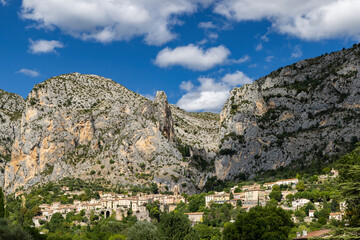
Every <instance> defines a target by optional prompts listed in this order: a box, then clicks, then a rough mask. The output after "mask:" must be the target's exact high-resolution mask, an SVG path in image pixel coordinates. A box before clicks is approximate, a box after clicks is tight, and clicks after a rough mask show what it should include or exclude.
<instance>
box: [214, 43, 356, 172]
mask: <svg viewBox="0 0 360 240" xmlns="http://www.w3.org/2000/svg"><path fill="white" fill-rule="evenodd" d="M359 70H360V47H359V46H358V45H354V47H353V48H351V49H347V50H345V49H344V50H342V51H339V52H334V53H331V54H326V55H324V56H320V57H317V58H313V59H308V60H303V61H300V62H297V63H295V64H293V65H290V66H287V67H284V68H280V69H278V70H277V71H274V72H272V73H271V74H270V75H268V76H266V77H263V78H260V79H258V80H257V81H255V82H254V83H253V84H251V85H245V86H243V87H240V88H234V89H233V90H232V91H231V93H230V97H229V99H228V100H227V101H226V103H225V105H224V107H223V109H222V111H221V114H220V118H221V120H220V133H219V135H220V139H221V140H220V144H221V147H220V150H219V154H218V156H217V157H216V163H215V164H216V176H217V177H218V178H219V179H234V178H236V177H237V176H239V174H243V173H247V174H248V175H251V174H253V173H256V172H258V171H261V170H270V169H277V168H279V167H281V166H288V165H294V164H296V165H298V166H300V167H301V166H303V165H307V164H309V163H310V162H312V161H329V160H330V159H331V157H332V156H334V155H336V154H339V153H341V152H346V151H347V150H348V148H349V146H350V145H352V143H354V142H357V141H358V139H359V136H360V128H359V127H360V121H359V117H360V95H359V94H360V74H359Z"/></svg>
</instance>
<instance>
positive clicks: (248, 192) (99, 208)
mask: <svg viewBox="0 0 360 240" xmlns="http://www.w3.org/2000/svg"><path fill="white" fill-rule="evenodd" d="M337 176H338V171H337V170H334V169H333V170H332V171H331V172H330V174H326V175H320V176H319V182H321V181H326V179H331V178H336V177H337ZM298 183H299V180H298V179H296V178H295V179H284V180H278V181H276V182H270V183H264V184H258V183H254V184H252V185H245V186H242V187H239V186H235V187H232V188H231V189H230V191H229V192H224V191H223V192H213V193H212V194H209V195H207V196H205V207H206V208H210V207H211V204H224V203H228V204H231V205H232V206H233V207H234V208H238V207H239V208H241V209H243V210H245V211H249V209H251V208H252V207H255V206H257V205H261V206H265V205H266V204H267V203H268V202H269V201H270V194H271V192H272V191H273V187H274V186H275V185H277V186H286V190H283V191H281V195H282V198H283V199H286V196H287V195H289V194H292V195H294V194H296V192H297V189H296V186H297V184H298ZM62 190H63V191H64V195H66V196H68V197H69V198H71V197H72V196H73V195H79V194H82V191H69V188H68V187H65V186H63V187H62ZM98 193H99V196H100V198H99V199H91V200H90V201H79V200H74V201H73V203H72V204H61V203H60V202H53V203H51V204H41V205H40V206H39V207H40V209H41V214H40V215H38V216H35V217H34V218H33V223H34V225H35V226H36V227H39V226H41V225H42V224H44V223H46V222H49V221H50V220H51V217H52V215H53V214H55V213H61V214H62V215H63V217H64V218H65V217H66V214H68V213H70V212H73V213H76V214H80V213H81V214H82V215H83V216H85V217H86V218H88V219H89V218H90V216H91V215H97V216H100V217H102V218H109V217H110V216H113V217H115V219H117V220H122V219H123V218H125V217H127V216H128V215H130V214H132V215H134V216H135V217H136V218H137V220H138V221H144V220H147V221H150V220H151V218H150V215H149V211H148V209H147V208H146V205H147V204H149V203H154V202H158V204H159V207H160V210H161V211H162V212H172V211H174V210H175V209H176V207H177V205H178V204H180V203H187V200H186V199H185V197H184V196H182V195H180V192H179V188H178V187H177V186H175V187H174V189H173V194H172V195H163V194H144V193H137V195H136V196H131V195H130V194H116V193H104V192H102V191H99V192H98ZM309 202H310V200H309V199H306V198H300V199H294V200H293V201H291V202H285V201H283V202H282V203H279V206H280V207H281V208H283V209H284V210H292V211H296V210H298V209H299V208H301V207H303V206H305V205H306V204H308V203H309ZM314 206H315V208H316V210H320V209H321V208H322V203H321V202H314ZM344 209H345V204H344V203H340V212H332V213H330V215H329V220H331V219H335V220H338V221H341V220H342V218H343V215H344ZM316 210H310V211H309V213H308V216H305V217H304V219H303V221H304V222H312V221H313V220H314V218H315V216H314V213H315V211H316ZM185 214H186V215H187V216H188V217H189V220H190V221H191V223H192V224H193V225H195V224H196V223H198V222H202V221H203V218H204V212H190V213H185ZM292 216H293V217H292V218H293V221H294V222H295V223H296V222H298V221H299V219H298V218H297V217H296V216H295V215H294V214H293V215H292ZM74 224H78V225H81V226H86V225H87V224H88V223H87V222H86V221H85V222H84V221H82V222H75V223H74Z"/></svg>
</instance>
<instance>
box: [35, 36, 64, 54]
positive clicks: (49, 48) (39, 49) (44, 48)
mask: <svg viewBox="0 0 360 240" xmlns="http://www.w3.org/2000/svg"><path fill="white" fill-rule="evenodd" d="M29 41H30V47H29V52H30V53H33V54H37V53H54V52H55V49H56V48H63V47H64V45H63V44H62V43H61V42H59V41H55V40H51V41H48V40H43V39H40V40H36V41H33V40H31V39H30V40H29Z"/></svg>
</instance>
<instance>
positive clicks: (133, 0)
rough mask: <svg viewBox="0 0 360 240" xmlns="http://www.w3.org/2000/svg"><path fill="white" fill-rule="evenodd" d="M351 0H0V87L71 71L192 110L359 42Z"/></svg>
mask: <svg viewBox="0 0 360 240" xmlns="http://www.w3.org/2000/svg"><path fill="white" fill-rule="evenodd" d="M359 12H360V2H359V1H357V0H328V1H314V0H303V1H298V0H286V1H284V0H273V1H268V0H257V1H253V0H218V1H214V0H172V1H167V0H47V1H38V0H22V1H20V0H0V31H1V35H0V53H1V54H0V71H1V80H0V83H1V84H0V88H1V89H4V90H6V91H10V92H14V93H18V94H20V95H21V96H23V97H24V98H26V96H27V94H28V93H29V92H30V91H31V89H32V88H33V86H34V85H35V84H37V83H40V82H42V81H44V80H46V79H47V78H50V77H53V76H56V75H60V74H64V73H71V72H80V73H84V74H96V75H101V76H104V77H108V78H111V79H113V80H114V81H116V82H118V83H120V84H122V85H124V86H125V87H127V88H129V89H130V90H132V91H135V92H138V93H140V94H143V95H145V96H148V97H150V98H151V97H152V96H154V94H155V93H156V91H157V90H164V91H165V92H166V93H167V95H168V99H169V102H170V103H173V104H177V105H178V106H180V107H182V108H184V109H186V110H188V111H213V112H217V111H220V110H221V107H222V105H223V103H224V101H225V100H226V98H227V97H228V92H229V90H230V89H232V88H233V87H235V86H241V85H242V84H245V83H251V81H253V80H255V79H257V78H259V77H262V76H264V75H266V74H268V73H270V72H271V71H273V70H276V69H277V68H279V67H281V66H285V65H288V64H292V63H294V62H297V61H299V60H301V59H305V58H310V57H316V56H318V55H321V54H324V53H326V52H332V51H337V50H341V49H342V48H343V47H345V48H348V47H351V46H352V45H353V44H354V43H357V42H358V40H359V37H360V14H358V13H359Z"/></svg>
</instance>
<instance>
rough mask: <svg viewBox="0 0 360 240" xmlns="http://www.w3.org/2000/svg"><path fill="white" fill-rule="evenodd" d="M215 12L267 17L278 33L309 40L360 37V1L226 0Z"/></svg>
mask: <svg viewBox="0 0 360 240" xmlns="http://www.w3.org/2000/svg"><path fill="white" fill-rule="evenodd" d="M214 11H215V12H216V13H219V14H221V15H223V16H225V17H227V18H228V19H232V20H236V21H247V20H263V19H267V20H269V21H270V22H271V23H272V27H273V28H274V29H275V30H277V31H278V32H280V33H283V34H290V35H293V36H296V37H299V38H302V39H306V40H321V39H329V38H340V37H351V38H355V39H360V14H359V12H360V1H358V0H327V1H319V0H303V1H298V0H272V1H269V0H257V1H254V0H222V1H219V2H218V3H217V4H216V6H215V10H214Z"/></svg>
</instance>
